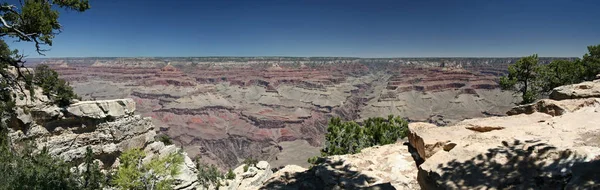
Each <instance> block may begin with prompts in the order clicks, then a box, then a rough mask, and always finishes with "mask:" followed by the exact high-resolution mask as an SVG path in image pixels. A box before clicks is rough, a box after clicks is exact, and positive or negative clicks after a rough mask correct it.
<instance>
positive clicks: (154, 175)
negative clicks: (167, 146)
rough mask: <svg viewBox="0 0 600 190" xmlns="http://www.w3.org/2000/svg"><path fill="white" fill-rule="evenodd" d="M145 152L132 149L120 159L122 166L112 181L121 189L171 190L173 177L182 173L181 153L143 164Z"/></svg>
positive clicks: (153, 159)
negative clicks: (151, 189) (152, 189)
mask: <svg viewBox="0 0 600 190" xmlns="http://www.w3.org/2000/svg"><path fill="white" fill-rule="evenodd" d="M145 156H146V155H145V153H144V151H142V150H140V149H131V150H128V151H125V152H124V153H123V154H121V156H120V157H119V160H120V163H121V164H120V165H119V168H118V169H117V172H116V174H115V175H114V178H113V180H112V182H113V184H114V185H115V186H116V187H117V188H119V189H149V188H150V187H154V189H170V188H171V186H172V185H173V182H174V180H173V178H172V177H173V176H176V175H178V174H179V172H180V167H181V164H182V163H183V155H182V154H181V152H177V153H172V154H169V155H168V156H165V157H164V158H158V157H154V158H152V160H150V162H149V163H146V164H144V163H142V159H143V158H144V157H145Z"/></svg>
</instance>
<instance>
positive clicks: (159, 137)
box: [156, 134, 173, 145]
mask: <svg viewBox="0 0 600 190" xmlns="http://www.w3.org/2000/svg"><path fill="white" fill-rule="evenodd" d="M156 139H157V140H158V141H160V142H162V143H164V144H165V145H172V144H173V140H171V137H169V136H168V135H166V134H159V135H156Z"/></svg>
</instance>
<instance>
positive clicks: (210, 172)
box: [196, 161, 223, 189]
mask: <svg viewBox="0 0 600 190" xmlns="http://www.w3.org/2000/svg"><path fill="white" fill-rule="evenodd" d="M196 163H197V167H198V182H199V183H200V185H202V186H204V187H205V188H207V189H208V187H209V186H210V184H214V185H215V186H220V185H221V183H220V179H221V178H223V174H222V173H221V172H220V171H219V169H217V166H215V165H212V164H211V165H208V164H204V163H201V162H199V161H197V162H196Z"/></svg>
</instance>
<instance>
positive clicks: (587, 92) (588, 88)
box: [550, 80, 600, 100]
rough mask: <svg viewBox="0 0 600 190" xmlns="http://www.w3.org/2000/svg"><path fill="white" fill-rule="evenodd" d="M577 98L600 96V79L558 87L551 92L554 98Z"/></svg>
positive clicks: (551, 97)
mask: <svg viewBox="0 0 600 190" xmlns="http://www.w3.org/2000/svg"><path fill="white" fill-rule="evenodd" d="M577 98H600V80H595V81H586V82H582V83H579V84H572V85H565V86H560V87H556V88H554V90H552V92H551V93H550V99H553V100H565V99H577Z"/></svg>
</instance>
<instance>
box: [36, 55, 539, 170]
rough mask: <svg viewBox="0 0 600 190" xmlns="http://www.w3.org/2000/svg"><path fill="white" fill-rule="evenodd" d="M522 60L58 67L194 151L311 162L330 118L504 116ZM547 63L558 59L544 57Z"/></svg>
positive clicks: (224, 161) (87, 92)
mask: <svg viewBox="0 0 600 190" xmlns="http://www.w3.org/2000/svg"><path fill="white" fill-rule="evenodd" d="M516 60H517V58H481V59H478V58H447V59H444V58H415V59H408V58H407V59H359V58H285V57H284V58H276V57H268V58H236V57H229V58H216V57H215V58H112V59H109V58H105V59H97V58H77V59H75V58H69V59H45V60H35V61H30V63H33V64H36V63H44V64H48V65H50V66H51V67H52V68H53V69H56V70H57V71H58V72H59V73H60V74H61V77H62V78H64V79H67V80H68V81H69V82H70V84H71V85H72V86H74V88H75V91H76V92H77V93H78V94H79V95H80V96H82V97H83V98H84V99H86V100H102V99H115V98H131V99H133V100H134V101H135V103H136V104H137V109H136V111H137V113H140V114H142V115H143V116H146V117H151V118H152V122H153V123H154V124H155V125H156V126H158V128H159V130H160V131H161V132H162V133H166V134H168V135H169V136H171V137H172V138H173V139H174V140H175V141H176V143H177V144H178V145H181V146H183V148H184V149H185V150H186V152H188V154H189V155H190V156H191V157H201V158H202V160H203V161H205V162H209V163H215V164H217V165H219V166H221V167H222V168H232V167H235V166H237V165H238V164H239V162H240V161H241V160H243V159H245V158H249V157H253V158H257V159H262V160H266V161H269V162H271V163H273V164H272V167H274V168H277V167H280V166H283V165H285V164H297V165H301V166H307V165H306V158H308V157H311V156H314V155H317V154H319V153H318V150H319V147H320V146H321V145H322V143H323V134H324V133H325V131H326V127H327V121H328V119H329V118H331V117H334V116H340V117H342V118H344V119H348V120H357V121H361V120H363V119H365V118H368V117H375V116H387V115H388V114H395V115H400V116H402V117H406V118H407V119H409V120H411V121H424V122H430V123H436V124H438V125H447V124H452V123H456V122H457V121H460V120H462V119H465V118H474V117H484V116H489V115H504V113H505V112H506V111H508V110H509V109H510V108H511V107H512V105H513V103H514V102H518V99H517V98H515V97H514V96H513V94H512V93H510V92H504V91H501V90H499V89H498V84H497V77H498V76H499V75H501V74H502V73H503V72H504V70H505V68H506V66H507V64H510V63H514V62H515V61H516ZM542 60H543V61H546V62H547V61H548V60H551V59H542Z"/></svg>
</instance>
